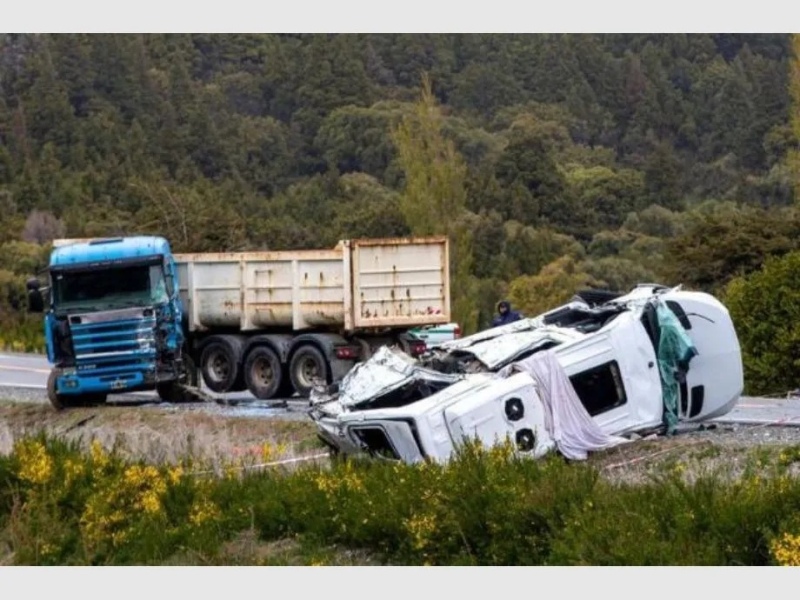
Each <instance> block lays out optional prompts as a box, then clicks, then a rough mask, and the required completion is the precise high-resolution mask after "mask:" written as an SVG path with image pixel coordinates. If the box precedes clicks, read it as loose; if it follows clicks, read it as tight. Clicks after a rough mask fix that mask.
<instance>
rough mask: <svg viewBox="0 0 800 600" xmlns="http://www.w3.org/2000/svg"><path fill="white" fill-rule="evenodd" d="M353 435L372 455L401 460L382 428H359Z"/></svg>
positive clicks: (355, 429)
mask: <svg viewBox="0 0 800 600" xmlns="http://www.w3.org/2000/svg"><path fill="white" fill-rule="evenodd" d="M353 434H354V435H355V436H356V437H357V438H358V440H359V441H360V442H361V444H362V445H363V447H364V449H365V450H367V451H368V452H369V453H370V454H373V455H376V456H381V457H383V458H390V459H393V460H399V459H400V454H398V452H397V451H396V450H395V449H394V446H392V443H391V442H390V441H389V436H387V435H386V432H385V431H384V430H383V429H381V428H380V427H358V428H354V429H353Z"/></svg>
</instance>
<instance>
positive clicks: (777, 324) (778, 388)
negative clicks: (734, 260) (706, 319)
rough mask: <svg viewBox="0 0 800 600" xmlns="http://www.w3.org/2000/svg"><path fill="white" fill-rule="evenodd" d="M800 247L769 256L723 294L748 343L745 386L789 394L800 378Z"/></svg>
mask: <svg viewBox="0 0 800 600" xmlns="http://www.w3.org/2000/svg"><path fill="white" fill-rule="evenodd" d="M798 273H800V252H792V253H789V254H786V255H785V256H782V257H780V258H774V257H773V258H769V259H767V260H766V261H765V263H764V266H763V268H762V269H761V270H759V271H756V272H754V273H751V274H750V275H747V276H746V277H739V278H736V279H734V280H732V281H731V282H730V283H729V284H728V286H727V288H726V289H725V293H724V295H723V298H722V299H723V302H724V303H725V305H726V306H727V307H728V310H729V311H730V313H731V318H732V319H733V322H734V325H735V327H736V332H737V334H738V337H739V341H740V344H741V346H742V359H743V361H744V375H745V391H746V393H748V394H769V393H785V392H786V391H788V390H791V389H794V388H796V387H798V384H799V383H800V377H799V376H798V374H799V373H800V277H798Z"/></svg>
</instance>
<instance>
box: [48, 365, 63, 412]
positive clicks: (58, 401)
mask: <svg viewBox="0 0 800 600" xmlns="http://www.w3.org/2000/svg"><path fill="white" fill-rule="evenodd" d="M59 375H61V369H51V370H50V375H49V376H48V378H47V399H48V400H50V404H52V405H53V408H55V409H56V410H64V409H65V408H66V407H67V404H66V402H64V396H62V395H61V394H59V393H58V392H57V391H56V379H58V377H59Z"/></svg>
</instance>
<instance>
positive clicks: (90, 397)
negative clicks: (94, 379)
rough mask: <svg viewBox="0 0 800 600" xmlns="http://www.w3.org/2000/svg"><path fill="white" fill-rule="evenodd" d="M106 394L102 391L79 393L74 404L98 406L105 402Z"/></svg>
mask: <svg viewBox="0 0 800 600" xmlns="http://www.w3.org/2000/svg"><path fill="white" fill-rule="evenodd" d="M107 399H108V394H106V393H104V392H94V393H92V394H81V395H80V396H78V398H77V402H76V405H79V406H99V405H101V404H105V403H106V400H107Z"/></svg>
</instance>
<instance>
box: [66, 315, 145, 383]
mask: <svg viewBox="0 0 800 600" xmlns="http://www.w3.org/2000/svg"><path fill="white" fill-rule="evenodd" d="M155 325H156V319H155V317H143V318H139V319H126V320H119V321H105V322H101V323H86V324H75V323H73V324H72V325H71V329H72V343H73V347H74V349H75V360H76V363H77V365H76V366H77V368H78V370H79V371H81V372H87V371H91V372H92V373H103V372H105V373H108V374H113V373H114V372H116V371H119V370H124V369H126V368H130V366H131V364H132V363H139V362H143V361H152V360H153V359H154V358H155V355H156V345H155Z"/></svg>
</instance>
